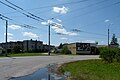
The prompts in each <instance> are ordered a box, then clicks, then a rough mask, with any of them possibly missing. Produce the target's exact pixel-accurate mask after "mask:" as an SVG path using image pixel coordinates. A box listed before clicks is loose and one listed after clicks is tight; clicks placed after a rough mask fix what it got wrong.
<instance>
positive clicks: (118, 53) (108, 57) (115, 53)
mask: <svg viewBox="0 0 120 80" xmlns="http://www.w3.org/2000/svg"><path fill="white" fill-rule="evenodd" d="M99 51H100V58H102V59H103V60H105V61H107V62H109V63H112V62H113V61H114V60H116V61H117V62H120V49H119V48H107V47H101V48H99Z"/></svg>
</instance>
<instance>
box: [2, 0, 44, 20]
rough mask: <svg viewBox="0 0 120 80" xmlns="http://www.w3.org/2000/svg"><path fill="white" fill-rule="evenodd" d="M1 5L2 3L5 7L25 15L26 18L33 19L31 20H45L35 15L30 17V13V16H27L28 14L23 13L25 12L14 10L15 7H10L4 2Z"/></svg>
mask: <svg viewBox="0 0 120 80" xmlns="http://www.w3.org/2000/svg"><path fill="white" fill-rule="evenodd" d="M0 3H2V4H3V5H5V6H7V7H9V8H11V9H13V10H15V11H17V12H19V13H21V14H23V15H25V16H26V17H29V18H31V19H34V20H37V21H40V20H43V19H42V18H40V17H37V16H35V15H33V14H31V15H30V13H29V15H28V13H27V14H26V13H23V12H21V11H19V10H17V9H16V8H14V7H12V6H10V5H8V4H6V3H4V2H2V1H0ZM39 19H40V20H39Z"/></svg>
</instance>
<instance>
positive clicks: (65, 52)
mask: <svg viewBox="0 0 120 80" xmlns="http://www.w3.org/2000/svg"><path fill="white" fill-rule="evenodd" d="M62 53H63V54H71V51H70V50H69V49H68V48H67V46H65V47H63V50H62Z"/></svg>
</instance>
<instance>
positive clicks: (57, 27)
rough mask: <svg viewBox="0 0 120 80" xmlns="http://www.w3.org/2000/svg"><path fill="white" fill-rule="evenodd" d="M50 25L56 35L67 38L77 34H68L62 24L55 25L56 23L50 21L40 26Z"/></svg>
mask: <svg viewBox="0 0 120 80" xmlns="http://www.w3.org/2000/svg"><path fill="white" fill-rule="evenodd" d="M48 23H49V24H51V28H52V29H53V30H54V31H55V32H56V33H60V34H63V35H69V36H77V35H78V34H77V33H74V32H68V31H67V30H66V29H65V28H64V27H63V25H62V24H60V23H57V22H53V21H52V20H48V21H47V22H42V23H41V24H43V25H48Z"/></svg>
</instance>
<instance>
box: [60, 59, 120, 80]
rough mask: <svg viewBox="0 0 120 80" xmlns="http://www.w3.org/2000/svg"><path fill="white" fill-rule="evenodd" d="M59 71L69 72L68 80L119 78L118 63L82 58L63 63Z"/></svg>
mask: <svg viewBox="0 0 120 80" xmlns="http://www.w3.org/2000/svg"><path fill="white" fill-rule="evenodd" d="M58 71H59V72H60V73H64V72H70V73H71V76H70V77H69V78H70V80H120V64H119V63H111V64H108V63H104V62H102V61H101V60H84V61H76V62H70V63H66V64H63V65H62V66H61V67H59V68H58Z"/></svg>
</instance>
